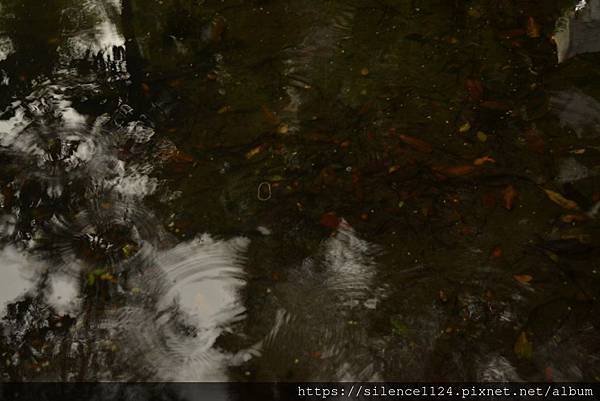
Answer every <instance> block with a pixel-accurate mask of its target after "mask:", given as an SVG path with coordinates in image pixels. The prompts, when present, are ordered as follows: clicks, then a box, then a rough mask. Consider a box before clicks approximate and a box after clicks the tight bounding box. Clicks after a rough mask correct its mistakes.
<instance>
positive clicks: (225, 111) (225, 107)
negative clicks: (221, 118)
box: [217, 106, 231, 114]
mask: <svg viewBox="0 0 600 401" xmlns="http://www.w3.org/2000/svg"><path fill="white" fill-rule="evenodd" d="M230 111H231V106H223V107H221V108H220V109H219V110H218V111H217V114H225V113H228V112H230Z"/></svg>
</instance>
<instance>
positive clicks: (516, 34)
mask: <svg viewBox="0 0 600 401" xmlns="http://www.w3.org/2000/svg"><path fill="white" fill-rule="evenodd" d="M526 33H527V32H526V31H525V29H521V28H519V29H513V30H511V31H506V32H503V33H502V34H501V36H502V38H504V39H514V38H516V37H519V36H523V35H525V34H526Z"/></svg>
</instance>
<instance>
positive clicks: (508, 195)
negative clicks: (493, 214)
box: [502, 185, 519, 210]
mask: <svg viewBox="0 0 600 401" xmlns="http://www.w3.org/2000/svg"><path fill="white" fill-rule="evenodd" d="M518 196H519V193H518V192H517V190H516V189H515V187H513V186H512V185H509V186H507V187H506V188H504V189H503V190H502V199H503V200H504V208H505V209H506V210H512V208H513V207H514V205H515V201H516V200H517V198H518Z"/></svg>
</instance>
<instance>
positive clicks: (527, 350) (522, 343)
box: [514, 331, 533, 359]
mask: <svg viewBox="0 0 600 401" xmlns="http://www.w3.org/2000/svg"><path fill="white" fill-rule="evenodd" d="M514 351H515V354H516V355H517V357H519V358H521V359H531V357H532V356H533V345H532V344H531V342H530V341H529V339H528V338H527V334H525V332H524V331H523V332H521V334H519V337H517V341H515V346H514Z"/></svg>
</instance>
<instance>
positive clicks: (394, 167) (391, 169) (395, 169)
mask: <svg viewBox="0 0 600 401" xmlns="http://www.w3.org/2000/svg"><path fill="white" fill-rule="evenodd" d="M400 168H401V166H399V165H397V164H396V165H393V166H390V168H388V174H393V173H395V172H396V171H398V170H400Z"/></svg>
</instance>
